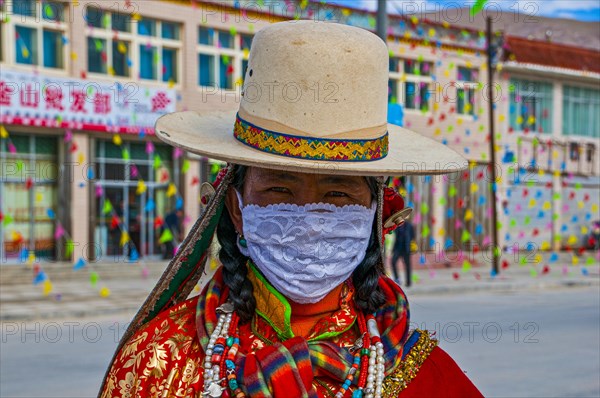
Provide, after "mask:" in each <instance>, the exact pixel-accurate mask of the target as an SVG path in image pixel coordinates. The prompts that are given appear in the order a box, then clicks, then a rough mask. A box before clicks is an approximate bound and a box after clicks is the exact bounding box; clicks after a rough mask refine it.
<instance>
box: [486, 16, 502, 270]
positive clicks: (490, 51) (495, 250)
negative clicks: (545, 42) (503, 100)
mask: <svg viewBox="0 0 600 398" xmlns="http://www.w3.org/2000/svg"><path fill="white" fill-rule="evenodd" d="M486 38H487V72H488V113H489V125H490V170H489V171H490V173H491V178H492V181H491V182H490V194H491V197H492V271H493V273H494V275H498V272H499V267H498V262H499V259H500V248H499V247H498V215H497V210H496V198H497V185H496V132H495V130H494V87H493V86H494V68H495V64H494V55H495V54H494V46H493V45H492V17H489V16H488V17H487V19H486Z"/></svg>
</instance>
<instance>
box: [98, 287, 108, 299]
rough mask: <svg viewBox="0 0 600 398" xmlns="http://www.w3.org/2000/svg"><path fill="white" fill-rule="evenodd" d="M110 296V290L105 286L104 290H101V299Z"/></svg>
mask: <svg viewBox="0 0 600 398" xmlns="http://www.w3.org/2000/svg"><path fill="white" fill-rule="evenodd" d="M108 296H110V289H109V288H107V287H106V286H104V287H103V288H102V289H100V297H108Z"/></svg>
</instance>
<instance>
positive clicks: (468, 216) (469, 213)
mask: <svg viewBox="0 0 600 398" xmlns="http://www.w3.org/2000/svg"><path fill="white" fill-rule="evenodd" d="M472 218H473V210H471V209H467V211H466V212H465V221H469V220H471V219H472Z"/></svg>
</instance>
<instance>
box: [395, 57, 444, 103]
mask: <svg viewBox="0 0 600 398" xmlns="http://www.w3.org/2000/svg"><path fill="white" fill-rule="evenodd" d="M389 71H390V78H389V82H388V102H390V103H400V104H402V105H403V106H404V108H405V109H414V110H420V111H421V112H427V111H429V102H430V101H429V97H430V94H429V92H430V86H431V84H432V83H433V79H432V76H433V62H428V61H423V60H414V59H403V58H398V57H392V58H390V67H389Z"/></svg>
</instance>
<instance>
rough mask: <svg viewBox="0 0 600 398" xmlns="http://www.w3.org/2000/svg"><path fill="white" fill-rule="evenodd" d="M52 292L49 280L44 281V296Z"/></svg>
mask: <svg viewBox="0 0 600 398" xmlns="http://www.w3.org/2000/svg"><path fill="white" fill-rule="evenodd" d="M51 291H52V282H50V280H49V279H46V280H45V281H44V296H47V295H49V294H50V292H51Z"/></svg>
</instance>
